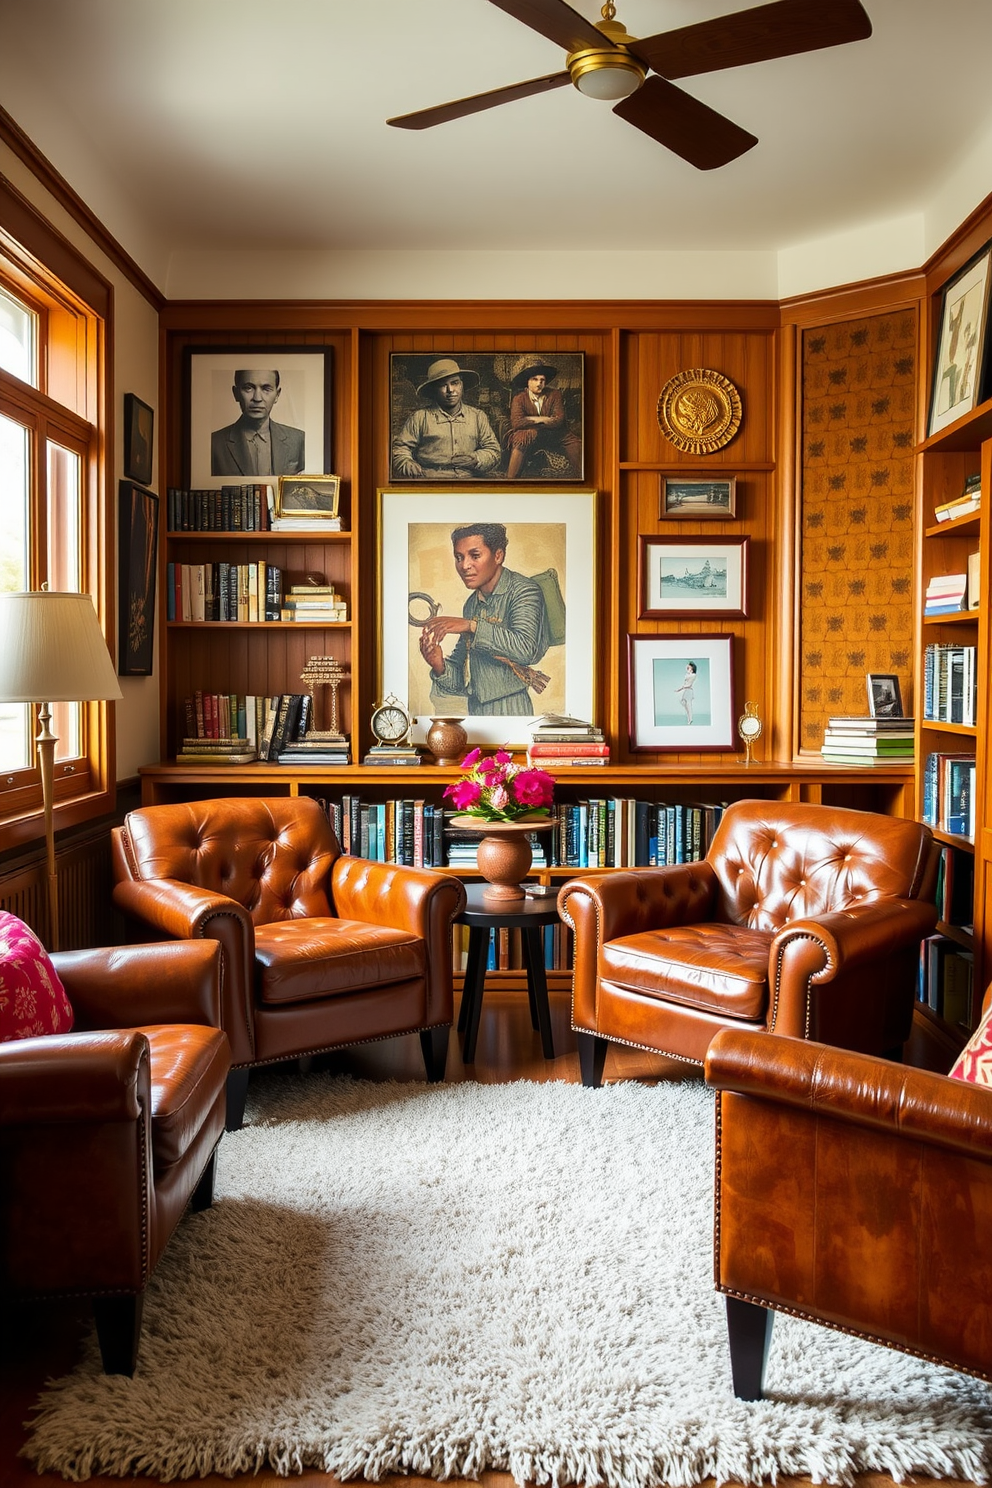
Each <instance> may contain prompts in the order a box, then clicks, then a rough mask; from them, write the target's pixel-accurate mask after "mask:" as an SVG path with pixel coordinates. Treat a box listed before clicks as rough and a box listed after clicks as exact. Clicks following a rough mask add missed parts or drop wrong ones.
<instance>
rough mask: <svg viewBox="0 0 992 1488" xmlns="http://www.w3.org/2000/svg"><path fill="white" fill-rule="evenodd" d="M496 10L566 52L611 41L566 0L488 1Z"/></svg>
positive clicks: (609, 45) (604, 44) (608, 43)
mask: <svg viewBox="0 0 992 1488" xmlns="http://www.w3.org/2000/svg"><path fill="white" fill-rule="evenodd" d="M489 3H490V4H491V5H495V6H496V8H497V9H498V10H505V11H506V13H507V15H511V16H513V17H514V19H515V20H518V21H523V23H524V25H525V26H529V27H530V29H531V30H532V31H538V32H540V34H541V35H542V36H546V37H547V38H548V40H549V41H554V42H557V44H558V45H559V46H560V47H564V48H565V51H566V52H581V51H582V50H583V49H584V48H587V47H602V48H604V49H605V48H608V47H612V46H613V45H614V43H613V42H612V41H611V40H610V38H609V37H608V36H604V35H603V33H602V31H598V30H597V29H596V27H595V26H594V25H593V23H592V21H587V20H586V18H585V16H581V15H579V13H578V11H577V10H573V9H572V7H571V6H570V5H566V4H565V0H489Z"/></svg>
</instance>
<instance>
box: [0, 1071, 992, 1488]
mask: <svg viewBox="0 0 992 1488" xmlns="http://www.w3.org/2000/svg"><path fill="white" fill-rule="evenodd" d="M253 1083H254V1082H253ZM258 1084H259V1086H260V1087H261V1089H260V1094H259V1096H258V1097H257V1098H256V1099H255V1101H254V1103H253V1104H252V1105H250V1106H249V1120H250V1122H251V1124H250V1125H249V1126H247V1127H246V1128H245V1129H244V1130H242V1131H240V1132H237V1133H230V1134H228V1135H227V1136H225V1138H224V1140H223V1142H222V1145H221V1151H220V1161H219V1172H218V1192H217V1200H216V1202H215V1204H214V1207H213V1208H212V1209H211V1210H209V1211H207V1212H205V1213H203V1214H198V1215H188V1216H187V1217H186V1219H185V1220H184V1221H183V1223H182V1225H181V1226H180V1228H179V1230H178V1232H177V1234H176V1235H175V1236H174V1238H173V1240H172V1243H171V1244H170V1246H169V1248H168V1250H167V1252H166V1255H165V1257H164V1259H163V1262H162V1264H161V1265H160V1267H159V1270H158V1272H157V1274H156V1277H155V1278H154V1280H153V1283H152V1285H151V1287H150V1288H149V1292H148V1296H147V1300H146V1305H145V1322H144V1331H143V1336H142V1342H141V1352H140V1356H139V1363H138V1370H137V1373H136V1374H135V1377H134V1379H133V1380H129V1379H126V1378H122V1377H116V1378H107V1377H106V1376H104V1375H103V1374H102V1373H101V1372H100V1365H99V1355H98V1352H97V1348H96V1343H95V1338H94V1340H93V1341H92V1343H91V1345H90V1346H89V1349H88V1353H87V1356H86V1358H85V1359H84V1361H83V1363H82V1364H81V1365H80V1367H79V1368H78V1369H77V1370H76V1372H75V1373H73V1374H72V1375H70V1376H68V1377H67V1378H65V1379H62V1380H58V1381H55V1382H50V1383H49V1385H48V1387H47V1388H46V1392H45V1394H44V1395H43V1397H42V1400H41V1403H40V1407H39V1410H38V1414H37V1415H36V1417H35V1418H34V1424H33V1431H32V1434H31V1437H30V1440H29V1442H28V1445H27V1446H26V1448H25V1449H24V1450H25V1454H26V1455H27V1456H28V1457H29V1458H30V1459H31V1460H32V1461H33V1462H34V1463H35V1465H36V1466H37V1468H38V1470H39V1471H55V1472H60V1473H62V1474H63V1475H64V1476H65V1477H67V1478H70V1479H74V1480H79V1479H83V1478H86V1477H88V1476H91V1475H95V1474H99V1473H106V1474H110V1475H117V1476H127V1475H130V1474H140V1473H146V1474H148V1475H150V1476H151V1477H153V1478H157V1479H160V1480H166V1481H169V1480H172V1479H175V1478H190V1477H198V1476H201V1475H204V1474H207V1473H219V1474H223V1475H233V1474H236V1473H241V1472H252V1471H254V1470H256V1469H258V1468H260V1467H263V1466H268V1467H270V1468H273V1469H275V1471H276V1472H278V1473H281V1474H292V1473H296V1472H299V1471H301V1470H302V1469H303V1468H304V1467H308V1466H312V1467H317V1468H320V1469H323V1470H324V1471H327V1472H332V1473H335V1474H337V1475H338V1476H339V1477H341V1478H360V1477H364V1478H367V1479H370V1480H373V1481H375V1480H377V1479H379V1478H380V1477H382V1476H383V1475H384V1474H387V1473H390V1472H411V1473H420V1474H425V1475H429V1476H432V1477H434V1478H441V1479H443V1478H451V1477H475V1476H477V1475H478V1474H479V1473H480V1472H481V1471H482V1470H483V1469H484V1468H487V1467H490V1468H496V1469H503V1470H507V1471H509V1472H511V1473H512V1474H513V1476H514V1478H515V1479H516V1480H517V1482H518V1483H520V1484H524V1483H534V1484H545V1483H548V1484H555V1485H557V1484H579V1485H600V1484H602V1485H606V1488H651V1485H657V1484H662V1483H664V1484H692V1483H697V1482H699V1481H700V1480H701V1479H704V1478H708V1477H714V1478H716V1480H717V1481H718V1482H723V1481H726V1480H734V1481H740V1482H745V1483H757V1482H762V1481H766V1480H767V1481H772V1482H774V1481H775V1480H776V1479H777V1478H778V1477H780V1476H783V1475H790V1474H808V1475H809V1476H811V1477H812V1478H813V1480H814V1482H819V1481H823V1482H829V1483H849V1482H850V1481H851V1479H852V1476H853V1474H855V1473H857V1472H865V1471H881V1472H886V1473H889V1474H891V1475H892V1476H893V1477H894V1478H896V1479H903V1478H906V1477H907V1476H908V1475H910V1474H914V1473H915V1474H924V1475H929V1476H933V1477H946V1478H964V1479H972V1480H974V1481H976V1482H984V1481H985V1480H986V1477H987V1468H988V1464H989V1454H990V1445H992V1407H990V1391H989V1390H988V1389H987V1388H986V1386H985V1385H983V1384H981V1383H980V1382H978V1381H976V1380H972V1379H969V1378H966V1377H965V1376H963V1375H959V1374H956V1373H954V1372H953V1371H951V1370H945V1369H941V1368H938V1367H935V1366H932V1365H928V1364H925V1363H923V1362H920V1361H918V1360H914V1359H912V1358H909V1357H908V1356H906V1355H903V1354H898V1353H895V1352H893V1351H891V1350H888V1349H883V1348H880V1347H878V1346H876V1345H872V1344H868V1343H863V1342H861V1341H860V1340H857V1339H853V1338H848V1337H845V1336H844V1335H842V1334H839V1333H835V1332H833V1331H831V1330H829V1329H826V1328H821V1327H817V1326H816V1325H814V1324H809V1323H802V1322H799V1321H797V1320H795V1319H793V1318H789V1317H785V1316H779V1317H778V1318H777V1319H776V1323H775V1332H774V1341H773V1346H772V1354H771V1360H770V1365H769V1371H768V1375H767V1386H768V1390H769V1393H770V1398H769V1399H767V1400H764V1401H760V1402H757V1403H750V1404H745V1403H743V1402H741V1401H738V1400H736V1399H735V1397H734V1395H733V1392H732V1389H731V1384H730V1364H729V1355H728V1349H727V1340H726V1328H725V1323H724V1305H723V1299H722V1297H720V1296H719V1295H718V1294H717V1293H715V1292H714V1289H713V1261H712V1203H713V1200H712V1190H713V1181H712V1173H713V1098H712V1095H711V1094H710V1092H709V1091H707V1090H706V1089H705V1088H704V1087H702V1086H700V1085H695V1084H681V1085H679V1084H671V1085H666V1084H660V1085H657V1086H653V1087H647V1086H641V1085H637V1084H621V1085H615V1086H608V1087H605V1088H604V1089H602V1090H595V1091H594V1090H584V1089H582V1087H581V1086H576V1085H567V1084H562V1083H555V1084H532V1083H529V1082H524V1081H521V1082H518V1083H514V1084H509V1085H476V1084H457V1085H449V1086H445V1085H441V1086H424V1085H415V1084H386V1085H382V1084H373V1083H370V1082H365V1081H354V1080H351V1079H347V1078H332V1077H330V1076H320V1075H312V1076H309V1077H307V1078H303V1077H300V1076H297V1075H295V1074H293V1075H286V1076H281V1075H280V1076H279V1077H278V1078H277V1079H275V1080H274V1081H272V1080H270V1081H269V1082H266V1084H265V1085H264V1086H263V1085H262V1082H261V1081H259V1082H258Z"/></svg>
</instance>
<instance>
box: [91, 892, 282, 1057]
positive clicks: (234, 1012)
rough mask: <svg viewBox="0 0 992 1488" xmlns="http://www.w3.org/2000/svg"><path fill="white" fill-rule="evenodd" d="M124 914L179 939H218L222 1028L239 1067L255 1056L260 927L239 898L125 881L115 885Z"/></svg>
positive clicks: (118, 901) (120, 907) (115, 893)
mask: <svg viewBox="0 0 992 1488" xmlns="http://www.w3.org/2000/svg"><path fill="white" fill-rule="evenodd" d="M114 903H115V904H116V905H117V907H118V909H120V910H122V911H123V912H124V914H126V915H128V916H129V917H131V918H132V919H135V920H137V921H138V922H139V923H140V924H142V925H145V926H148V927H149V928H150V929H152V930H157V931H158V932H159V933H160V934H161V935H163V936H167V937H171V938H173V939H176V940H216V941H219V942H220V945H221V950H222V952H223V973H222V986H221V1024H220V1026H221V1027H222V1028H223V1029H224V1032H225V1033H226V1034H227V1036H228V1038H229V1039H230V1041H231V1053H232V1056H233V1060H234V1063H235V1064H236V1065H239V1064H248V1063H251V1062H252V1061H253V1059H254V1057H255V1050H254V1037H255V1035H254V1021H253V1017H252V1002H251V999H252V997H253V995H254V979H255V926H254V924H253V923H252V918H251V915H250V914H249V913H248V911H247V910H246V909H245V908H244V906H243V905H242V904H239V903H238V901H237V900H236V899H230V898H228V896H227V895H226V894H218V893H215V892H213V891H212V890H209V889H201V888H198V887H197V886H196V885H195V884H185V883H181V882H180V881H179V880H178V879H174V878H155V879H141V880H139V879H124V880H122V881H121V882H120V883H117V884H116V885H115V886H114Z"/></svg>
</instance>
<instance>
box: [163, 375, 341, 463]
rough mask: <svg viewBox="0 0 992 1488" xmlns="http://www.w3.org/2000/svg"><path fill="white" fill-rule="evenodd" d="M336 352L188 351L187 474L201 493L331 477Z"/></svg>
mask: <svg viewBox="0 0 992 1488" xmlns="http://www.w3.org/2000/svg"><path fill="white" fill-rule="evenodd" d="M331 356H332V353H331V350H330V348H328V347H317V348H314V347H308V348H304V347H289V346H255V347H244V346H237V347H231V348H228V349H226V350H225V349H218V348H217V347H210V348H209V350H208V349H204V350H202V351H201V350H200V349H199V348H197V347H191V348H189V349H188V350H187V352H186V360H185V368H184V370H185V380H186V410H187V419H186V436H187V437H186V450H185V454H186V469H187V483H188V485H189V486H190V487H191V488H192V489H194V490H217V489H218V488H219V487H220V486H228V485H255V484H263V485H271V486H272V487H273V488H275V487H276V486H277V485H278V481H279V478H280V476H287V475H289V476H293V475H302V474H303V473H304V472H311V471H312V472H329V471H330V470H331V469H332V466H331Z"/></svg>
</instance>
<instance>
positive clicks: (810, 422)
mask: <svg viewBox="0 0 992 1488" xmlns="http://www.w3.org/2000/svg"><path fill="white" fill-rule="evenodd" d="M916 357H917V324H916V314H915V311H900V312H898V313H897V314H892V315H874V316H870V317H868V318H866V319H864V320H849V321H843V322H841V323H839V324H837V325H831V326H821V327H818V328H816V329H814V330H807V331H805V332H804V333H803V348H802V388H803V412H802V469H801V476H802V496H801V502H802V554H801V562H800V572H801V574H802V597H801V605H800V627H801V630H800V679H799V680H800V717H799V744H800V747H801V748H803V749H819V747H820V745H821V744H822V742H823V730H824V727H825V725H826V721H827V719H828V717H830V715H831V714H838V713H840V714H844V713H851V714H866V713H867V712H868V694H867V689H866V683H865V676H866V674H867V673H868V672H894V673H895V674H896V675H897V676H898V678H899V683H900V687H901V691H902V699H903V706H904V708H905V711H906V712H907V713H909V712H911V711H912V706H913V698H912V692H911V685H910V678H911V673H912V639H913V472H914V457H913V445H914V438H915V434H914V416H915V407H916V403H915V399H916Z"/></svg>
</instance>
